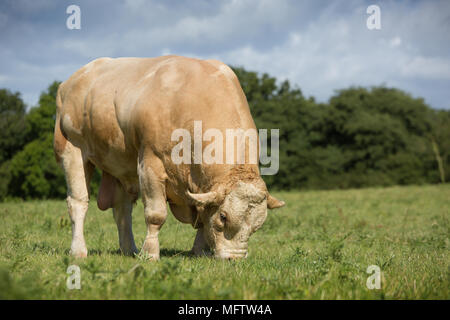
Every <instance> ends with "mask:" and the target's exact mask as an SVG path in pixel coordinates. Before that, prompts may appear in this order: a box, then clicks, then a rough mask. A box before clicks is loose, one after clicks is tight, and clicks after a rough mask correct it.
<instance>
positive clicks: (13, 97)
mask: <svg viewBox="0 0 450 320" xmlns="http://www.w3.org/2000/svg"><path fill="white" fill-rule="evenodd" d="M25 111H26V106H25V103H24V102H23V101H22V99H21V97H20V93H18V92H16V93H12V92H10V91H9V90H7V89H0V128H1V131H0V163H2V162H4V161H6V160H8V159H11V157H12V155H13V154H14V153H15V152H17V151H18V150H20V149H21V148H22V147H23V146H24V144H25V127H26V126H25V115H26V113H25Z"/></svg>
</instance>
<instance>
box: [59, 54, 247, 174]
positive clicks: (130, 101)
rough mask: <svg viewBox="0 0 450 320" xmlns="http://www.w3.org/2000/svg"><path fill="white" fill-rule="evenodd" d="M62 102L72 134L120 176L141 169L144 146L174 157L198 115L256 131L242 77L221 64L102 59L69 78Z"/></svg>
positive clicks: (65, 128)
mask: <svg viewBox="0 0 450 320" xmlns="http://www.w3.org/2000/svg"><path fill="white" fill-rule="evenodd" d="M58 100H59V101H58V112H57V113H58V115H57V117H58V119H57V121H58V120H59V123H60V126H61V131H62V132H63V134H64V136H65V137H67V138H68V140H69V141H71V142H72V143H73V144H74V145H76V146H78V147H80V148H81V149H82V150H83V152H84V153H85V155H86V156H87V157H88V158H89V160H91V162H93V163H94V164H95V165H96V166H97V167H99V168H100V169H102V170H105V171H107V172H109V173H111V174H112V175H114V176H116V177H118V176H127V175H135V174H136V159H137V154H138V152H139V150H140V149H141V148H142V146H143V145H144V146H146V147H150V148H152V149H153V150H154V151H155V152H157V153H158V154H159V155H162V156H164V155H165V156H168V155H169V156H170V146H172V145H174V144H175V142H172V141H171V133H172V132H173V130H175V129H177V128H187V129H189V128H190V129H192V126H193V121H194V120H201V121H202V122H203V129H204V130H206V129H208V128H217V129H219V130H225V129H226V128H243V129H247V128H254V122H253V119H252V117H251V115H250V111H249V109H248V105H247V103H246V99H245V95H244V94H243V92H242V89H241V88H240V85H239V81H238V80H237V78H236V76H235V75H234V73H233V72H232V71H231V69H229V68H228V67H227V66H226V65H224V64H222V63H220V62H219V61H202V60H198V59H191V58H184V57H178V56H164V57H159V58H118V59H111V58H101V59H97V60H94V61H92V62H91V63H89V64H87V65H86V66H84V67H82V68H81V69H80V70H78V71H77V72H76V73H74V74H73V75H72V76H71V77H70V78H69V79H68V80H67V81H65V82H64V83H62V84H61V87H60V90H59V92H58ZM166 158H167V157H166Z"/></svg>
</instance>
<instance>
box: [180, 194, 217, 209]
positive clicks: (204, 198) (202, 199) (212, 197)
mask: <svg viewBox="0 0 450 320" xmlns="http://www.w3.org/2000/svg"><path fill="white" fill-rule="evenodd" d="M187 195H188V197H189V199H190V200H191V201H192V202H193V203H194V204H195V205H201V206H205V205H207V204H210V203H212V202H215V201H216V199H217V192H215V191H211V192H207V193H191V192H189V191H188V192H187Z"/></svg>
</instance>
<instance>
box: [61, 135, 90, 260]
mask: <svg viewBox="0 0 450 320" xmlns="http://www.w3.org/2000/svg"><path fill="white" fill-rule="evenodd" d="M59 156H60V158H61V159H60V161H61V164H62V167H63V169H64V173H65V176H66V182H67V206H68V209H69V216H70V220H71V222H72V244H71V246H70V253H71V254H72V255H73V256H75V257H86V256H87V248H86V242H85V240H84V234H83V227H84V218H85V216H86V212H87V209H88V202H89V182H90V179H91V176H92V172H93V171H94V166H93V165H92V164H91V163H90V162H89V161H87V160H84V159H83V156H82V153H81V150H80V149H79V148H77V147H75V146H73V145H72V144H71V143H70V142H69V141H67V143H66V145H65V148H64V151H63V152H62V154H60V155H59Z"/></svg>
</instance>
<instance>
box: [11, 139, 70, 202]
mask: <svg viewBox="0 0 450 320" xmlns="http://www.w3.org/2000/svg"><path fill="white" fill-rule="evenodd" d="M10 170H11V171H10V172H11V180H10V192H11V194H13V195H17V196H19V197H21V198H60V197H64V196H65V193H66V184H65V180H64V175H63V172H62V169H61V168H60V167H59V166H58V164H57V163H56V160H55V156H54V154H53V134H52V133H49V132H47V133H46V134H43V135H41V137H39V138H38V139H36V140H33V141H32V142H30V143H28V144H27V145H26V146H25V148H24V149H23V150H22V151H20V152H19V153H17V154H16V155H15V156H14V158H13V159H12V160H11V163H10Z"/></svg>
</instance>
